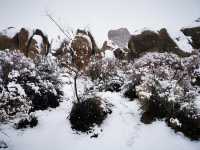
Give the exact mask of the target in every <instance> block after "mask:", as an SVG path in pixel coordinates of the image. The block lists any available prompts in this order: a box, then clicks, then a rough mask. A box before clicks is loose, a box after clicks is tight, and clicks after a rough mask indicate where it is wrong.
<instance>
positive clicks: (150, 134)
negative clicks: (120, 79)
mask: <svg viewBox="0 0 200 150" xmlns="http://www.w3.org/2000/svg"><path fill="white" fill-rule="evenodd" d="M79 83H81V82H79ZM82 83H84V82H82ZM82 86H84V85H82ZM72 91H73V89H72V86H71V85H68V84H66V85H65V86H64V92H65V97H70V99H67V98H66V99H65V101H64V102H62V103H61V105H60V106H59V107H58V108H56V109H52V110H46V111H38V112H36V116H38V119H39V125H38V126H36V127H35V128H32V129H30V128H29V129H25V130H15V129H14V128H13V126H12V124H9V126H8V125H6V126H5V125H2V126H1V127H2V129H3V131H4V133H5V134H7V136H6V135H4V134H1V137H0V139H4V141H6V142H7V144H8V146H9V148H8V150H27V149H28V150H44V149H46V150H66V149H69V150H80V149H83V150H93V149H95V150H102V149H104V150H133V149H135V150H146V149H150V150H161V149H162V150H169V149H173V150H180V149H181V150H198V149H199V147H200V142H192V141H190V140H189V139H187V138H185V137H184V136H183V135H182V134H180V133H178V134H176V133H174V131H173V130H171V129H170V128H169V127H167V126H166V124H165V123H164V121H163V122H162V121H156V122H154V123H152V124H150V125H145V124H143V123H141V122H140V110H139V105H138V104H137V102H136V101H132V102H131V101H128V99H126V98H124V97H122V96H121V93H111V92H99V93H97V95H98V96H100V97H102V98H103V99H106V101H108V102H110V103H112V104H113V105H114V106H113V107H112V110H113V113H112V114H111V115H109V116H108V118H107V119H106V120H105V121H104V123H103V124H102V125H101V126H100V127H96V128H95V131H94V132H93V133H90V134H89V135H87V134H80V133H79V134H78V133H76V132H75V131H73V130H72V129H71V127H70V123H69V120H68V119H67V116H68V115H69V112H70V110H71V107H72V98H73V92H72ZM101 129H102V131H101ZM94 133H97V134H99V136H98V137H97V138H91V136H92V135H93V134H94Z"/></svg>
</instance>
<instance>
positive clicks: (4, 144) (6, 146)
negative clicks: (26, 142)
mask: <svg viewBox="0 0 200 150" xmlns="http://www.w3.org/2000/svg"><path fill="white" fill-rule="evenodd" d="M1 148H2V149H4V148H5V149H6V148H8V145H7V144H6V142H4V141H0V149H1Z"/></svg>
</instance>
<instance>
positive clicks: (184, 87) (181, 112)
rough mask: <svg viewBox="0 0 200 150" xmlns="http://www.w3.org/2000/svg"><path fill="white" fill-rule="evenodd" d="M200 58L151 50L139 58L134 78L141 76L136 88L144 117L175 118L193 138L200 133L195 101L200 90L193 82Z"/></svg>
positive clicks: (199, 121)
mask: <svg viewBox="0 0 200 150" xmlns="http://www.w3.org/2000/svg"><path fill="white" fill-rule="evenodd" d="M191 60H193V61H191ZM198 60H199V58H198V56H191V57H188V58H184V59H183V58H179V57H178V56H177V55H174V54H169V53H162V54H161V53H148V54H146V55H145V56H143V57H142V58H139V59H138V60H136V61H135V63H134V65H133V70H134V71H133V77H132V78H133V79H134V78H135V77H138V76H139V78H137V79H138V80H139V81H137V85H136V86H135V90H136V95H137V96H138V98H139V101H140V103H141V108H142V110H143V111H144V113H143V115H142V118H141V121H143V122H144V123H150V122H152V121H153V120H155V119H156V118H158V119H159V118H160V119H162V118H167V119H170V118H175V119H178V120H179V121H180V123H181V124H182V128H181V129H180V130H179V131H182V132H183V133H185V134H186V135H187V136H189V137H191V138H192V135H193V134H195V136H196V134H197V133H198V136H199V137H200V134H199V132H195V131H196V130H199V126H200V111H199V110H198V108H197V106H196V104H195V98H196V97H197V96H198V93H197V90H196V88H194V87H193V86H192V84H191V80H192V74H193V72H194V70H195V69H196V68H197V67H198V65H197V64H198ZM133 82H134V81H133ZM138 83H139V84H138ZM193 116H195V117H193ZM189 122H190V124H189V125H188V123H189ZM188 130H190V133H191V134H187V132H188Z"/></svg>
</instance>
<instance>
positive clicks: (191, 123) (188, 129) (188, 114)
mask: <svg viewBox="0 0 200 150" xmlns="http://www.w3.org/2000/svg"><path fill="white" fill-rule="evenodd" d="M195 111H196V110H191V109H190V110H186V109H183V110H180V111H178V112H177V113H176V114H175V115H174V116H172V117H170V118H168V119H166V122H167V124H168V126H170V127H171V128H172V129H174V130H175V131H176V132H177V131H180V132H182V133H183V134H184V135H185V136H187V137H189V138H190V139H191V140H199V139H200V116H199V115H196V114H197V112H195ZM174 118H175V119H174Z"/></svg>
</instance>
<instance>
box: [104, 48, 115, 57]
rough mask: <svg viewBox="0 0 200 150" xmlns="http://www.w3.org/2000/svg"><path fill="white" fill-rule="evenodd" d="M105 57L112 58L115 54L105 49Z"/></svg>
mask: <svg viewBox="0 0 200 150" xmlns="http://www.w3.org/2000/svg"><path fill="white" fill-rule="evenodd" d="M104 58H105V59H114V58H115V55H114V53H113V51H112V50H105V56H104Z"/></svg>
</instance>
